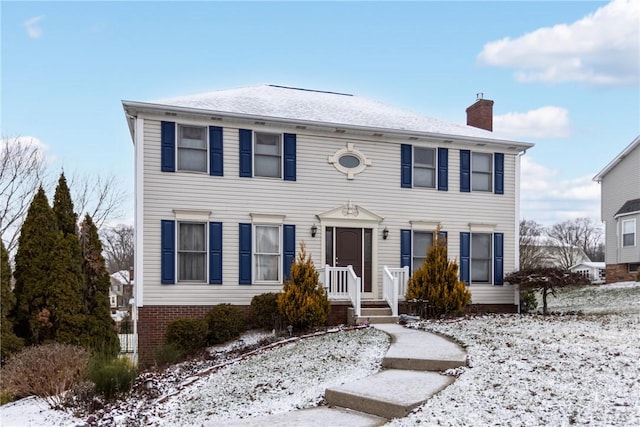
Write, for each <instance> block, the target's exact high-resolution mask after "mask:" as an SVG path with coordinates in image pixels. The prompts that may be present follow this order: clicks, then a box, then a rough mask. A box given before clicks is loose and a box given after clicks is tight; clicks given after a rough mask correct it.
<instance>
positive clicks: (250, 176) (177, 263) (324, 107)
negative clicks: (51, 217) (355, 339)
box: [123, 85, 533, 361]
mask: <svg viewBox="0 0 640 427" xmlns="http://www.w3.org/2000/svg"><path fill="white" fill-rule="evenodd" d="M123 106H124V110H125V114H126V117H127V121H128V124H129V129H130V131H131V135H132V138H133V141H134V145H135V157H136V160H135V164H136V224H135V227H136V230H137V231H138V232H137V233H136V259H135V271H136V281H137V282H138V286H137V287H136V304H137V308H138V333H139V335H140V348H139V351H140V357H141V361H144V360H145V358H148V357H149V354H152V351H153V350H154V348H155V346H157V345H158V344H160V343H161V341H162V338H163V335H164V328H165V327H166V325H167V323H168V322H169V321H170V320H171V319H175V318H179V317H191V316H202V315H204V313H205V312H206V311H208V310H209V309H210V308H211V306H212V305H215V304H219V303H230V304H234V305H237V306H242V307H248V306H249V304H250V302H251V298H252V297H253V296H255V295H259V294H262V293H267V292H279V291H281V290H282V284H283V282H284V281H285V280H287V276H288V274H289V267H290V265H291V262H292V261H293V260H294V257H295V255H296V253H297V252H298V251H299V249H300V244H301V243H302V242H305V244H306V247H307V252H308V253H309V254H311V256H312V259H313V262H314V263H315V265H316V267H317V268H318V269H319V270H321V272H322V274H321V280H322V281H323V283H324V284H325V286H326V287H327V289H328V292H329V297H330V299H331V301H332V309H331V314H330V321H331V322H332V323H346V322H347V308H348V307H352V308H353V309H354V310H355V312H356V313H357V314H359V313H360V308H361V305H367V304H368V303H372V302H377V303H380V302H383V301H384V302H385V303H386V304H388V305H389V306H390V307H391V308H392V311H393V313H394V314H397V311H398V308H397V305H398V302H397V301H398V300H402V298H403V295H404V289H405V286H406V279H407V277H408V272H409V270H411V269H413V268H416V266H417V265H418V264H419V263H420V262H422V260H423V259H424V256H425V253H426V250H427V247H428V246H429V245H430V244H431V242H432V241H433V233H434V231H435V230H436V228H437V227H438V226H441V227H442V231H443V233H444V234H445V235H446V236H447V244H448V251H449V257H450V259H452V260H457V261H458V262H459V265H460V277H461V279H462V280H464V281H465V282H466V283H467V284H468V285H469V289H470V291H471V294H472V304H477V305H479V306H483V305H484V306H486V307H489V308H490V309H492V310H503V311H516V310H517V304H518V300H519V298H518V295H517V289H516V287H514V286H509V285H504V283H503V276H504V274H505V273H508V272H511V271H513V270H516V269H517V268H518V235H517V233H518V222H519V177H520V157H521V155H522V154H523V153H524V152H525V151H526V150H527V149H528V148H530V147H532V146H533V144H529V143H522V142H516V141H511V140H506V139H499V138H498V137H496V136H495V135H494V134H493V133H492V132H491V131H490V130H491V129H492V115H493V101H490V100H485V99H478V100H477V102H476V103H475V104H473V105H472V106H471V107H469V108H468V109H467V123H468V125H462V124H454V123H447V122H443V121H439V120H436V119H432V118H429V117H425V116H421V115H418V114H415V113H412V112H408V111H405V110H398V109H395V108H391V107H388V106H386V105H383V104H380V103H378V102H374V101H370V100H367V99H364V98H360V97H356V96H352V95H345V94H340V93H332V92H321V91H314V90H305V89H296V88H288V87H281V86H272V85H263V86H255V87H248V88H239V89H231V90H223V91H216V92H210V93H205V94H200V95H193V96H185V97H179V98H173V99H167V100H163V101H157V102H133V101H123ZM469 124H470V125H473V126H479V127H482V129H480V128H478V127H473V126H469ZM350 266H351V267H350ZM396 279H397V281H396ZM358 285H359V286H358ZM394 286H395V287H394Z"/></svg>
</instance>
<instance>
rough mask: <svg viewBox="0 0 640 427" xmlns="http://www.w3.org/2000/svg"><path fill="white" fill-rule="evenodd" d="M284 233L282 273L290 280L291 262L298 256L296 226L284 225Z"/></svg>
mask: <svg viewBox="0 0 640 427" xmlns="http://www.w3.org/2000/svg"><path fill="white" fill-rule="evenodd" d="M282 233H283V236H282V246H283V250H282V274H283V276H284V279H285V280H288V279H289V273H290V272H291V264H292V263H293V259H294V258H295V257H296V226H295V225H286V224H285V225H283V226H282Z"/></svg>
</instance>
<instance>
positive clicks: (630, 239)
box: [622, 218, 636, 247]
mask: <svg viewBox="0 0 640 427" xmlns="http://www.w3.org/2000/svg"><path fill="white" fill-rule="evenodd" d="M635 245H636V220H635V218H634V219H627V220H624V221H622V247H626V246H635Z"/></svg>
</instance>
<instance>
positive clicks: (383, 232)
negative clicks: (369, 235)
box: [382, 227, 389, 240]
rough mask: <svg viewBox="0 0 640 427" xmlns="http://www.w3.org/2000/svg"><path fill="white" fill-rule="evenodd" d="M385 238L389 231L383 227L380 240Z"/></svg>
mask: <svg viewBox="0 0 640 427" xmlns="http://www.w3.org/2000/svg"><path fill="white" fill-rule="evenodd" d="M387 237H389V229H388V228H387V227H385V228H384V230H382V238H383V239H384V240H387Z"/></svg>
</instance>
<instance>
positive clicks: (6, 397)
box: [0, 391, 14, 405]
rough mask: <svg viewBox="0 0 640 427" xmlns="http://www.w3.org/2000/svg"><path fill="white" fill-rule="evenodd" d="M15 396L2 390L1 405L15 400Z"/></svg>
mask: <svg viewBox="0 0 640 427" xmlns="http://www.w3.org/2000/svg"><path fill="white" fill-rule="evenodd" d="M13 400H14V397H13V395H12V394H11V393H8V392H6V391H0V405H6V404H7V403H11V402H13Z"/></svg>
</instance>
